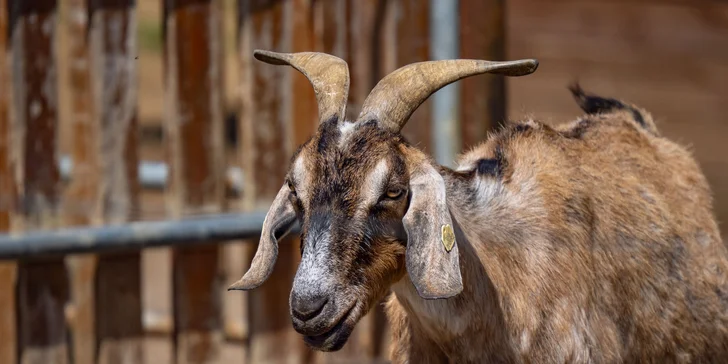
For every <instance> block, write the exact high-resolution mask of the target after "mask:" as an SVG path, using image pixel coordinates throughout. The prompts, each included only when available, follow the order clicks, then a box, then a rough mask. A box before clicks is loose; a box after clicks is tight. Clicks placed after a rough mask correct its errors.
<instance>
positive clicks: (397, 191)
mask: <svg viewBox="0 0 728 364" xmlns="http://www.w3.org/2000/svg"><path fill="white" fill-rule="evenodd" d="M403 192H404V190H403V189H401V188H390V189H388V190H387V193H386V195H387V198H390V199H396V198H399V197H400V196H402V193H403Z"/></svg>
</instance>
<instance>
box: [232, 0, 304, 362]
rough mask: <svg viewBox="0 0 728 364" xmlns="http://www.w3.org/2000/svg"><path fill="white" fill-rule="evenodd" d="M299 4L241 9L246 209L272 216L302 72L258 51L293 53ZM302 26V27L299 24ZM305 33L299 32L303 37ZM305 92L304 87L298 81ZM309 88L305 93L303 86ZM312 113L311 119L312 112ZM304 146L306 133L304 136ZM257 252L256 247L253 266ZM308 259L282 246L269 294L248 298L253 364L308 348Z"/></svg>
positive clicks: (265, 3) (257, 2)
mask: <svg viewBox="0 0 728 364" xmlns="http://www.w3.org/2000/svg"><path fill="white" fill-rule="evenodd" d="M294 5H295V4H294V2H291V1H285V2H284V1H272V0H252V1H244V2H241V3H240V7H239V9H238V11H239V24H238V26H239V35H240V36H239V41H240V43H239V47H238V50H239V52H240V53H239V57H240V64H241V67H240V69H241V108H242V109H241V128H240V133H241V139H240V140H241V143H240V153H241V160H242V166H243V170H244V171H245V186H246V188H245V191H244V194H243V202H242V205H243V207H244V208H245V209H249V210H250V209H265V208H268V207H269V206H270V203H271V201H272V200H273V198H274V197H275V195H276V193H277V192H278V190H279V189H280V186H281V185H282V184H283V178H284V173H285V171H286V168H287V167H288V160H289V158H290V157H291V154H292V152H293V143H292V141H293V140H294V130H293V126H292V123H294V122H295V121H296V117H294V115H295V114H292V112H294V109H293V107H292V106H293V99H292V96H293V95H292V93H291V90H292V88H291V86H292V79H293V76H294V73H295V71H294V70H292V69H291V68H289V67H275V66H271V65H268V64H263V63H262V62H258V61H256V60H254V59H253V50H254V49H258V48H259V49H267V50H273V51H279V52H291V51H292V50H293V49H294V48H293V44H291V41H292V37H291V35H292V34H295V33H296V32H295V31H294V29H291V24H294V22H293V21H292V20H293V19H294V16H293V10H294V9H295V7H294ZM298 24H300V23H298ZM295 30H299V29H295ZM297 82H298V83H299V84H300V81H297ZM301 87H302V86H301ZM309 112H310V111H309ZM296 134H298V135H299V137H301V138H302V134H303V131H302V130H301V131H299V132H296ZM256 249H257V247H256V244H249V246H248V251H247V252H246V255H247V256H246V257H245V259H246V262H250V260H251V259H252V257H253V255H254V254H255V250H256ZM299 259H300V253H299V244H298V243H297V239H293V238H290V237H289V238H286V239H283V240H282V241H281V242H280V248H279V252H278V260H277V262H276V265H275V270H274V271H273V273H272V274H271V276H270V277H269V278H268V280H267V282H266V283H265V284H263V285H262V286H261V287H259V288H257V289H255V290H253V291H251V292H248V293H247V295H248V307H247V309H248V312H249V314H248V317H249V352H248V357H247V361H248V362H250V363H265V362H273V363H283V362H297V361H299V360H300V356H301V353H302V351H303V340H301V338H300V337H299V335H298V334H297V333H296V332H295V331H294V330H293V328H292V325H291V319H290V316H289V306H288V296H289V293H290V291H291V286H292V283H293V276H294V274H295V269H296V266H297V262H298V260H299Z"/></svg>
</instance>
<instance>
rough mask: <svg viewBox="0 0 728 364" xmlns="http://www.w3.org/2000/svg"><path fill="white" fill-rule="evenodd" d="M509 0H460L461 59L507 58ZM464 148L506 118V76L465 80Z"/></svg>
mask: <svg viewBox="0 0 728 364" xmlns="http://www.w3.org/2000/svg"><path fill="white" fill-rule="evenodd" d="M505 36H506V35H505V0H486V1H484V0H460V58H473V59H485V60H489V61H504V60H505V57H506V49H505V43H506V37H505ZM459 82H462V92H461V93H460V95H461V100H460V101H461V103H460V105H461V106H460V110H461V111H460V112H461V118H460V119H461V125H462V129H461V132H462V141H463V143H462V144H463V148H469V147H471V146H473V145H474V144H477V143H478V142H480V141H483V140H485V138H486V133H487V132H488V131H490V130H493V129H494V128H495V127H497V126H498V125H500V123H502V122H503V121H504V120H505V119H506V107H507V104H506V78H505V77H503V76H498V75H483V76H477V77H472V78H468V79H465V80H462V81H459Z"/></svg>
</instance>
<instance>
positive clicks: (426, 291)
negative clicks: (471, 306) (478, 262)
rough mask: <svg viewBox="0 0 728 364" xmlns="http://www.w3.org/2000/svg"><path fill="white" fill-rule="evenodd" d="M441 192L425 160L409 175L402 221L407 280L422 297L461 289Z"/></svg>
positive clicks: (449, 221)
mask: <svg viewBox="0 0 728 364" xmlns="http://www.w3.org/2000/svg"><path fill="white" fill-rule="evenodd" d="M445 191H446V190H445V181H443V179H442V177H441V176H440V174H439V173H437V171H436V170H435V169H434V168H433V167H432V166H431V165H430V164H429V163H425V164H422V165H420V166H418V169H417V170H416V171H414V172H413V173H412V175H411V176H410V193H411V199H410V204H409V209H408V210H407V213H406V214H405V215H404V218H403V220H402V221H403V223H404V228H405V230H406V231H407V253H406V258H405V259H406V264H407V272H408V273H409V276H410V280H411V281H412V283H413V284H414V286H415V288H417V292H418V293H419V295H420V296H421V297H422V298H425V299H436V298H448V297H453V296H455V295H457V294H458V293H460V292H462V290H463V281H462V277H461V276H460V263H459V258H458V246H457V244H456V242H455V234H454V231H453V223H452V218H451V217H450V211H449V210H448V208H447V200H446V195H445V194H446V192H445Z"/></svg>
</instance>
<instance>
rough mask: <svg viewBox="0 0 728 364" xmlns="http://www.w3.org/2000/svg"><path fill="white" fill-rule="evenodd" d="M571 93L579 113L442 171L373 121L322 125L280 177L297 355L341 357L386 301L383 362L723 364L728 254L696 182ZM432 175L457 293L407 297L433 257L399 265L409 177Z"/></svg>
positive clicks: (618, 117)
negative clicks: (297, 245)
mask: <svg viewBox="0 0 728 364" xmlns="http://www.w3.org/2000/svg"><path fill="white" fill-rule="evenodd" d="M572 91H573V92H574V95H575V97H576V100H577V102H578V103H579V105H580V106H581V107H582V108H584V110H585V111H587V114H586V115H584V116H583V117H582V118H580V119H578V120H576V121H574V122H571V123H568V124H565V125H562V126H559V127H555V128H552V127H549V126H547V125H545V124H542V123H539V122H537V121H533V120H529V121H525V122H521V123H513V124H511V125H509V126H507V127H505V128H504V129H503V130H501V131H499V132H498V133H496V134H495V135H493V136H491V137H490V138H488V140H487V141H485V142H484V143H483V144H481V145H479V146H477V147H475V148H473V149H472V150H471V151H469V152H467V153H465V154H463V155H462V156H461V158H460V159H459V167H458V168H457V170H451V169H448V168H445V167H439V166H435V165H434V163H433V162H432V161H431V159H430V158H428V157H427V156H426V155H424V154H423V153H422V152H421V151H419V150H418V149H416V148H415V147H413V146H411V145H409V144H408V143H407V142H406V141H405V140H403V139H402V137H401V136H400V135H399V134H398V133H396V132H392V131H389V130H386V129H385V128H382V127H380V125H378V123H377V121H376V120H373V121H371V122H362V123H358V124H356V125H348V124H347V125H343V124H342V123H341V122H340V121H338V120H337V119H336V118H333V119H331V120H329V121H326V122H324V123H322V124H321V126H320V128H319V131H318V133H317V134H316V135H315V136H314V137H312V138H311V139H310V140H309V141H308V142H307V143H305V144H304V145H303V146H302V147H301V148H300V149H299V151H298V152H297V153H296V155H295V156H294V158H293V160H292V161H293V167H292V168H291V170H290V171H289V173H288V176H287V180H288V182H289V185H290V188H291V192H290V195H289V196H288V199H289V201H288V202H289V203H291V204H292V205H293V206H294V207H295V210H296V214H297V217H298V220H299V221H300V222H301V225H302V229H303V234H302V241H303V243H302V254H303V255H304V256H303V258H302V267H300V268H299V272H298V274H297V279H298V278H301V277H302V279H303V278H305V280H302V281H301V282H305V284H304V283H300V284H299V285H296V284H294V289H293V291H292V300H291V308H292V311H291V312H292V317H294V319H293V325H294V328H296V330H297V331H298V332H300V333H301V334H303V335H304V336H305V339H306V342H307V343H308V344H309V345H311V346H312V347H314V348H316V349H320V350H327V351H331V350H338V349H340V348H341V347H342V346H343V345H344V344H345V343H346V340H347V339H348V337H349V334H350V333H351V330H353V327H354V326H355V325H356V323H357V322H358V320H359V319H360V318H361V317H362V316H363V315H364V314H366V312H367V311H368V310H369V309H370V308H371V307H372V306H373V305H375V304H376V303H377V302H378V301H379V300H381V299H382V298H383V297H384V296H385V295H386V294H387V292H388V291H389V290H390V289H391V291H392V292H393V293H392V294H391V295H390V296H389V298H388V301H387V311H388V316H389V319H390V323H391V326H392V331H393V340H394V342H393V343H392V359H393V361H394V362H395V363H441V362H452V363H468V362H500V363H563V362H569V363H617V362H619V363H638V362H639V363H687V362H694V363H706V362H724V361H725V360H726V358H728V285H727V284H728V282H727V281H726V272H728V255H727V252H726V248H725V246H724V245H723V243H722V241H721V238H720V235H719V231H718V227H717V224H716V222H715V218H714V216H713V212H712V200H711V192H710V189H709V187H708V184H707V182H706V180H705V177H704V176H703V174H702V172H701V171H700V169H699V167H698V166H697V164H696V162H695V160H694V159H693V157H692V156H691V155H690V153H689V152H688V151H687V150H685V149H684V148H682V147H680V146H678V145H677V144H675V143H673V142H671V141H669V140H667V139H665V138H663V137H661V136H660V135H659V132H658V131H657V128H656V126H655V123H654V121H653V120H652V118H651V117H650V116H649V114H648V113H647V112H645V111H644V110H642V109H639V108H637V107H635V106H634V105H629V104H626V103H623V102H621V101H617V100H613V99H604V98H599V97H596V96H591V95H586V94H585V93H584V92H583V91H582V90H581V89H580V88H578V87H574V88H573V89H572ZM381 166H386V169H385V170H382V169H381V168H382V167H381ZM433 166H434V167H435V168H437V170H438V171H439V172H440V175H441V177H442V179H444V181H445V186H446V193H447V205H448V207H449V210H450V215H451V217H452V222H453V224H454V229H455V235H456V238H457V239H456V241H457V244H456V246H457V249H459V266H460V273H461V275H462V283H463V289H462V292H460V293H459V294H457V295H456V296H454V297H451V298H447V299H423V298H422V292H421V291H418V289H421V287H420V286H417V285H416V284H413V282H412V280H411V277H412V275H413V274H414V273H417V274H419V273H421V272H413V271H411V270H410V268H409V267H410V265H409V264H410V260H411V259H412V257H415V258H416V259H415V260H413V261H414V263H416V264H415V265H414V266H416V267H418V268H417V269H425V270H426V269H430V270H431V269H432V267H433V266H439V265H438V264H442V262H444V260H435V258H436V257H433V256H427V255H426V254H425V255H422V254H420V255H417V254H410V249H411V248H412V247H411V246H410V243H411V241H412V236H413V235H416V234H421V233H420V232H418V231H415V230H413V229H412V228H410V230H409V234H408V233H407V231H405V226H403V218H404V217H405V215H406V214H407V213H408V211H410V210H411V209H412V208H411V207H412V198H413V197H412V191H413V190H412V188H413V186H412V185H411V184H410V182H411V181H412V176H414V175H418V174H419V175H422V173H424V172H423V171H426V170H427V169H428V168H431V167H433ZM438 178H440V177H438ZM398 189H402V190H404V191H405V192H404V193H403V194H402V195H400V196H398V197H396V198H391V199H389V198H387V197H386V196H387V194H386V192H387V191H397V190H398ZM433 211H434V210H433ZM428 216H429V215H428V212H427V211H423V212H422V214H421V215H418V216H417V218H421V217H428ZM410 221H413V220H410ZM423 221H425V220H423ZM426 221H429V220H426ZM435 227H436V228H439V225H438V226H435ZM430 228H432V226H421V229H422V230H423V231H426V230H427V229H430ZM408 235H409V236H408ZM428 248H429V246H428ZM415 253H416V252H415ZM451 253H452V252H451ZM443 254H444V255H443V256H445V257H448V256H447V255H446V253H443ZM321 256H325V257H326V259H325V260H323V261H321V260H317V259H318V258H317V257H321ZM453 256H455V255H450V256H449V257H450V258H452V257H453ZM417 259H419V260H417ZM438 259H439V258H438ZM422 267H425V268H422ZM424 272H425V273H432V272H431V271H424ZM435 273H437V272H435ZM423 276H425V277H432V276H431V275H427V274H424V275H422V274H420V275H417V277H419V278H422V277H423ZM451 278H452V277H451ZM428 282H429V281H427V280H425V281H424V284H425V288H428V287H427V285H428V284H429V283H428ZM445 283H447V281H446V282H445ZM416 286H417V289H416ZM297 287H298V288H297ZM312 287H313V288H316V289H312ZM321 287H326V288H325V289H324V288H321ZM433 287H435V288H437V287H439V286H437V284H435V283H433ZM452 287H454V286H451V287H450V288H448V289H450V291H449V292H452V289H453V288H452ZM317 289H318V290H317ZM322 290H323V292H322ZM432 292H438V291H437V290H434V291H432ZM442 292H448V291H442ZM294 294H295V295H296V300H293V296H294ZM306 295H308V296H306ZM322 295H325V296H326V298H327V299H326V300H325V302H326V303H325V304H324V306H322V307H321V308H320V310H319V312H318V313H316V314H315V315H314V316H315V317H314V316H312V318H309V319H301V317H302V314H301V312H302V311H303V310H305V309H307V308H311V307H309V306H310V302H313V301H314V300H317V299H319V298H321V296H322ZM321 302H324V301H321Z"/></svg>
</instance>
